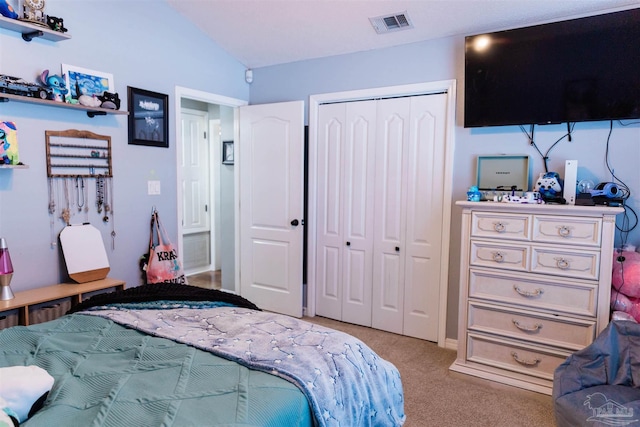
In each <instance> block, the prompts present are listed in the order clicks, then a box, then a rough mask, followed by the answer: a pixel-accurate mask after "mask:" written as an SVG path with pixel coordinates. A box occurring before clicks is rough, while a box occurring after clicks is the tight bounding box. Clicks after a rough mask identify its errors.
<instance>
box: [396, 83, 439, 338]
mask: <svg viewBox="0 0 640 427" xmlns="http://www.w3.org/2000/svg"><path fill="white" fill-rule="evenodd" d="M446 107H447V97H446V94H434V95H428V96H415V97H412V98H411V117H410V123H411V130H410V135H409V141H408V144H407V152H408V155H409V158H408V161H407V178H408V179H407V201H406V209H405V215H406V237H405V245H404V248H405V249H404V253H405V275H404V310H403V312H404V327H403V329H404V332H403V333H404V335H409V336H412V337H416V338H422V339H425V340H429V341H438V316H439V313H440V310H439V304H440V287H439V282H440V275H441V273H440V269H441V265H442V259H443V255H442V252H441V242H442V239H443V236H444V235H446V234H445V233H446V231H443V230H442V227H439V226H437V224H441V223H442V220H443V218H442V205H443V203H444V193H443V191H442V188H444V181H445V164H444V161H443V160H442V159H444V157H445V144H444V143H443V141H444V140H445V130H446V126H445V125H446V123H447V120H446V114H447V110H446Z"/></svg>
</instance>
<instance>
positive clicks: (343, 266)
mask: <svg viewBox="0 0 640 427" xmlns="http://www.w3.org/2000/svg"><path fill="white" fill-rule="evenodd" d="M318 123H319V126H318V193H317V194H318V204H317V207H318V213H317V214H318V222H317V224H318V229H317V235H318V259H317V270H316V271H317V281H316V283H317V288H316V291H317V292H316V313H317V314H318V315H321V316H326V317H331V318H334V319H338V320H342V321H345V322H350V323H356V324H360V325H365V326H372V327H374V328H377V329H382V330H386V331H391V332H395V333H399V334H404V335H409V336H413V337H417V338H422V339H427V340H431V341H437V339H438V336H437V334H438V314H439V281H440V267H441V266H440V262H441V261H440V260H441V255H440V245H441V239H442V228H441V224H442V203H443V186H444V163H445V162H444V160H445V159H444V156H445V153H444V149H445V143H444V141H445V124H446V94H434V95H424V96H412V97H400V98H390V99H382V100H372V101H359V102H349V103H341V104H328V105H322V106H320V108H319V120H318Z"/></svg>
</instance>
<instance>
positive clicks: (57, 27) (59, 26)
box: [47, 15, 68, 33]
mask: <svg viewBox="0 0 640 427" xmlns="http://www.w3.org/2000/svg"><path fill="white" fill-rule="evenodd" d="M47 25H48V26H49V28H51V29H52V30H53V31H58V32H60V33H66V32H67V31H68V30H67V29H66V28H65V27H64V20H63V19H62V18H56V17H55V16H51V15H47Z"/></svg>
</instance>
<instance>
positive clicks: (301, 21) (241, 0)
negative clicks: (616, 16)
mask: <svg viewBox="0 0 640 427" xmlns="http://www.w3.org/2000/svg"><path fill="white" fill-rule="evenodd" d="M166 1H167V2H168V3H169V5H170V6H171V7H173V8H174V9H175V10H176V11H177V12H179V13H180V14H182V15H184V16H185V17H186V18H187V19H189V20H190V21H192V22H193V23H194V25H196V26H198V27H199V28H200V29H201V30H202V31H203V32H204V33H206V34H207V35H208V36H209V37H210V38H211V39H213V40H214V41H215V42H216V43H217V44H218V45H219V46H220V47H221V48H223V49H224V50H226V51H227V52H228V53H229V54H231V55H232V56H234V57H235V58H237V59H238V60H239V61H240V62H242V63H243V64H244V65H245V66H247V67H248V68H257V67H263V66H268V65H274V64H282V63H288V62H295V61H301V60H305V59H311V58H319V57H325V56H332V55H340V54H345V53H353V52H359V51H367V50H371V49H378V48H383V47H390V46H397V45H402V44H407V43H414V42H418V41H423V40H429V39H437V38H442V37H449V36H454V35H471V34H477V33H482V32H486V31H496V30H503V29H508V28H516V27H522V26H527V25H534V24H539V23H544V22H551V21H559V20H562V19H566V18H573V17H581V16H588V15H595V14H599V13H603V12H605V11H613V10H620V9H629V8H634V7H640V0H166ZM399 13H404V14H406V16H407V17H408V19H409V21H410V23H411V24H412V25H413V28H410V29H404V30H401V31H392V32H388V33H385V34H377V33H376V31H375V30H374V28H373V26H372V25H371V23H370V21H369V18H375V17H380V16H388V15H396V14H399Z"/></svg>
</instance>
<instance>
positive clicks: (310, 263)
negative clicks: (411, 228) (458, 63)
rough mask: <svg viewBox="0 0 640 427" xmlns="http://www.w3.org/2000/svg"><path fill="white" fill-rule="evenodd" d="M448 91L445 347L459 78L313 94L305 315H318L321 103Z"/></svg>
mask: <svg viewBox="0 0 640 427" xmlns="http://www.w3.org/2000/svg"><path fill="white" fill-rule="evenodd" d="M443 92H444V93H446V94H447V116H446V125H445V165H444V170H445V176H444V188H443V191H444V198H443V201H444V203H443V206H442V224H441V226H442V230H443V234H442V242H441V245H440V250H441V254H442V260H441V263H440V283H439V291H440V302H439V310H438V311H439V312H438V346H440V347H445V341H446V330H447V293H448V288H449V235H450V227H451V202H452V197H453V195H452V188H453V160H454V148H455V138H454V136H455V106H456V103H455V101H456V81H455V80H440V81H435V82H426V83H416V84H409V85H400V86H388V87H381V88H371V89H361V90H352V91H345V92H333V93H324V94H317V95H311V96H310V97H309V162H308V166H307V167H308V168H309V169H308V170H309V185H308V187H307V200H308V205H309V208H308V216H307V218H305V224H306V226H307V229H308V237H307V238H308V243H307V250H308V253H307V291H306V296H307V304H306V307H305V315H307V316H315V311H316V297H315V295H316V283H315V277H316V249H317V248H316V244H317V239H316V233H317V222H316V219H317V217H316V212H317V206H316V205H317V203H316V198H317V185H318V179H317V176H318V164H317V158H318V154H317V153H318V151H317V150H318V139H317V128H318V109H319V106H320V105H321V104H326V103H331V102H348V101H363V100H367V99H375V98H391V97H399V96H415V95H427V94H433V93H443Z"/></svg>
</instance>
